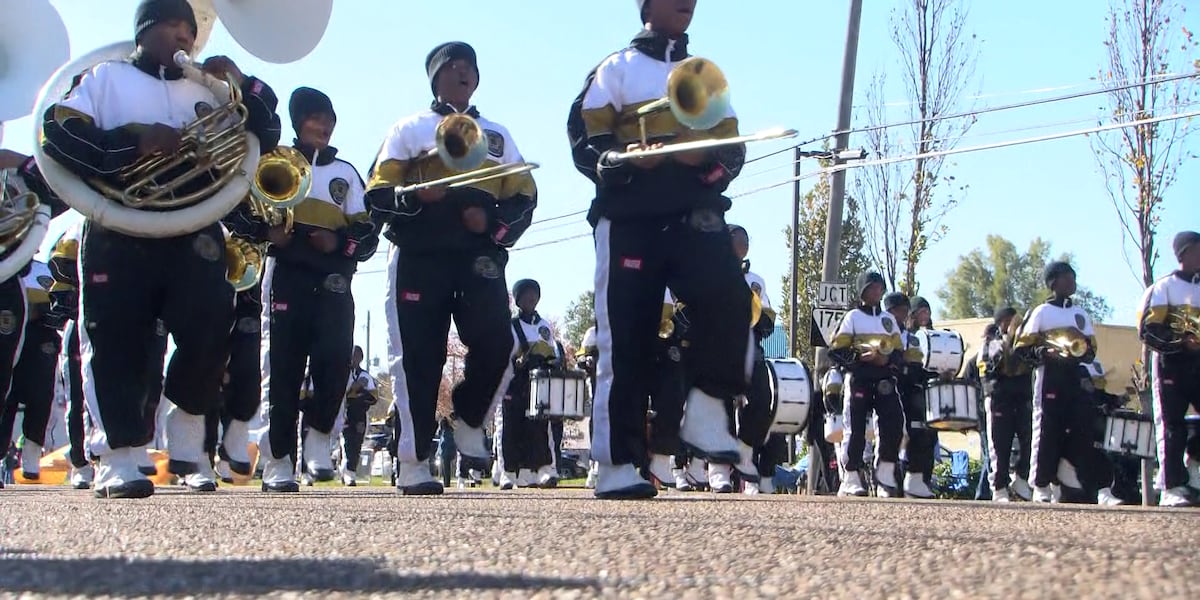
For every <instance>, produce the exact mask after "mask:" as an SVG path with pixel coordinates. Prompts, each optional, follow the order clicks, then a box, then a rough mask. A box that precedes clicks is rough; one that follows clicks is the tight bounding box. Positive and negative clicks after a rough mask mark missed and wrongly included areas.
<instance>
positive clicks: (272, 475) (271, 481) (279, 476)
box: [259, 452, 300, 493]
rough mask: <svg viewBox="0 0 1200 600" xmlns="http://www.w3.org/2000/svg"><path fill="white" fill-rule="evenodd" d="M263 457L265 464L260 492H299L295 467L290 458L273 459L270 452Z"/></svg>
mask: <svg viewBox="0 0 1200 600" xmlns="http://www.w3.org/2000/svg"><path fill="white" fill-rule="evenodd" d="M264 456H265V458H266V462H265V463H263V473H262V490H263V491H264V492H284V493H295V492H299V491H300V484H299V483H297V482H296V467H295V466H294V465H293V464H292V457H291V456H285V457H283V458H275V457H273V456H271V454H270V452H268V453H267V454H266V455H264ZM259 460H262V459H259Z"/></svg>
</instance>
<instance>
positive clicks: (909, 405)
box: [880, 385, 938, 477]
mask: <svg viewBox="0 0 1200 600" xmlns="http://www.w3.org/2000/svg"><path fill="white" fill-rule="evenodd" d="M900 399H901V400H902V401H903V402H904V427H905V430H906V431H907V432H908V445H907V446H906V447H905V451H904V452H905V455H906V457H907V458H906V463H907V464H905V467H904V470H905V472H908V473H920V474H921V476H922V477H924V476H925V474H926V473H932V472H933V458H934V457H933V448H934V446H936V445H937V439H938V438H937V432H936V431H934V430H932V429H929V428H928V427H926V426H925V389H924V388H923V387H920V386H917V385H907V386H904V393H903V394H902V395H901V396H900ZM880 427H882V425H881V426H880Z"/></svg>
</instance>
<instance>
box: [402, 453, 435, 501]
mask: <svg viewBox="0 0 1200 600" xmlns="http://www.w3.org/2000/svg"><path fill="white" fill-rule="evenodd" d="M396 490H397V491H399V492H400V493H401V494H402V495H405V496H440V495H441V494H442V491H443V490H442V482H440V481H438V480H436V479H434V478H433V475H432V474H431V473H430V472H429V463H427V462H425V461H423V460H422V461H418V462H411V463H410V462H403V461H401V462H400V472H399V473H398V474H397V475H396Z"/></svg>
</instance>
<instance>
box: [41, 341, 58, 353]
mask: <svg viewBox="0 0 1200 600" xmlns="http://www.w3.org/2000/svg"><path fill="white" fill-rule="evenodd" d="M42 354H46V355H51V354H58V350H57V349H56V348H55V347H54V342H46V343H44V344H42Z"/></svg>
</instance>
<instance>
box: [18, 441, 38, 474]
mask: <svg viewBox="0 0 1200 600" xmlns="http://www.w3.org/2000/svg"><path fill="white" fill-rule="evenodd" d="M41 462H42V446H41V444H35V443H33V442H31V441H29V440H25V445H24V446H21V475H22V476H24V477H25V479H28V480H30V481H37V480H38V479H40V478H41V476H42V466H41Z"/></svg>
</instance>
